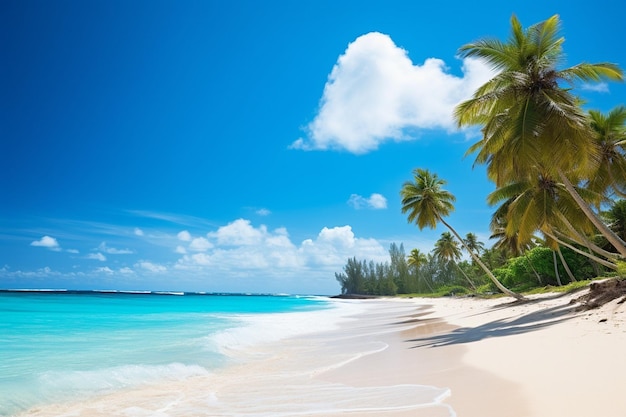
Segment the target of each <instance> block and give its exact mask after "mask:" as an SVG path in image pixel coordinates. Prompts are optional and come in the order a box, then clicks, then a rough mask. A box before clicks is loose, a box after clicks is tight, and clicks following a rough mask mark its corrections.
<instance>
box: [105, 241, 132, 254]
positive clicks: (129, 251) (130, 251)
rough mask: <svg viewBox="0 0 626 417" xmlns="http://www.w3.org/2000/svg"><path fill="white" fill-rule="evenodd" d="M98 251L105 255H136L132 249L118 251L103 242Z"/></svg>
mask: <svg viewBox="0 0 626 417" xmlns="http://www.w3.org/2000/svg"><path fill="white" fill-rule="evenodd" d="M98 250H99V251H102V252H104V253H108V254H110V255H128V254H131V253H134V252H133V251H132V250H130V249H116V248H112V247H109V246H107V244H106V242H102V243H101V244H100V246H98Z"/></svg>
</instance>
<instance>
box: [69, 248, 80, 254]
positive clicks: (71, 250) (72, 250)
mask: <svg viewBox="0 0 626 417" xmlns="http://www.w3.org/2000/svg"><path fill="white" fill-rule="evenodd" d="M66 252H67V253H73V254H77V253H80V252H79V251H78V249H66Z"/></svg>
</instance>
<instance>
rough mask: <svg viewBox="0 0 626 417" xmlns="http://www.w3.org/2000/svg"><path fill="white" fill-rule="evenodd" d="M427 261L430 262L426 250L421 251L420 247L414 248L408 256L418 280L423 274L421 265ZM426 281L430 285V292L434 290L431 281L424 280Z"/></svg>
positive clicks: (408, 261) (409, 263)
mask: <svg viewBox="0 0 626 417" xmlns="http://www.w3.org/2000/svg"><path fill="white" fill-rule="evenodd" d="M427 262H428V257H427V256H426V254H425V253H424V252H422V251H420V250H419V249H412V250H411V253H410V254H409V256H408V257H407V263H408V265H409V266H410V267H412V268H413V269H414V270H415V275H416V277H417V280H418V282H419V281H420V275H421V274H420V267H421V266H422V265H426V263H427ZM424 281H425V282H426V286H427V287H428V289H429V290H430V292H433V287H432V286H431V285H430V282H428V280H424Z"/></svg>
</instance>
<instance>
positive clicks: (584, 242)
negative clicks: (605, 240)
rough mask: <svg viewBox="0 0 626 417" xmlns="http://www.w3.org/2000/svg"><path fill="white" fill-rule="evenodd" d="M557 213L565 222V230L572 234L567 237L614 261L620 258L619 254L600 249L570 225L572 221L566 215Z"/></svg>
mask: <svg viewBox="0 0 626 417" xmlns="http://www.w3.org/2000/svg"><path fill="white" fill-rule="evenodd" d="M558 215H559V219H560V220H561V221H562V222H563V224H565V227H567V230H569V231H570V233H571V234H572V236H569V237H568V238H569V239H570V240H572V241H574V242H576V243H578V244H579V245H584V246H587V248H589V249H590V250H593V251H594V252H595V253H597V254H598V255H602V256H604V257H605V258H607V259H610V260H613V261H616V260H617V259H618V258H620V255H619V254H618V253H614V252H609V251H606V250H604V249H602V248H601V247H599V246H598V245H596V244H595V243H593V242H592V241H590V240H589V239H587V237H586V236H584V235H583V234H582V233H580V232H579V231H578V230H576V228H575V227H574V225H572V223H571V222H570V221H569V220H568V219H567V217H565V215H564V214H563V213H561V212H558Z"/></svg>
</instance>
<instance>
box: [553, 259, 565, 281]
mask: <svg viewBox="0 0 626 417" xmlns="http://www.w3.org/2000/svg"><path fill="white" fill-rule="evenodd" d="M552 261H553V263H554V274H555V275H556V282H557V283H558V284H559V287H561V286H562V285H563V284H562V283H561V276H560V275H559V266H558V265H557V263H556V251H552Z"/></svg>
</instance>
